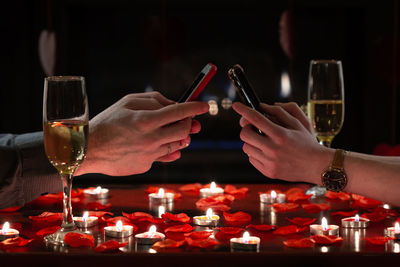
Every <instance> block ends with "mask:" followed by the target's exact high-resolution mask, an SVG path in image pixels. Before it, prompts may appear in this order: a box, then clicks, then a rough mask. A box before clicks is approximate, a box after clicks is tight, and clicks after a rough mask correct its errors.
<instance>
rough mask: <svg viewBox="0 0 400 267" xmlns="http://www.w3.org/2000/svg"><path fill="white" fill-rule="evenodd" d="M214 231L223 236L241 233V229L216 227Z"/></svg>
mask: <svg viewBox="0 0 400 267" xmlns="http://www.w3.org/2000/svg"><path fill="white" fill-rule="evenodd" d="M215 230H218V231H219V233H222V234H225V235H235V234H239V233H241V232H242V231H243V228H240V227H217V228H215Z"/></svg>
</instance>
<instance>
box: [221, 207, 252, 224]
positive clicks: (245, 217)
mask: <svg viewBox="0 0 400 267" xmlns="http://www.w3.org/2000/svg"><path fill="white" fill-rule="evenodd" d="M224 218H225V224H226V225H231V226H241V225H246V224H248V223H249V222H250V221H251V216H250V214H248V213H245V212H242V211H238V212H236V213H228V212H224Z"/></svg>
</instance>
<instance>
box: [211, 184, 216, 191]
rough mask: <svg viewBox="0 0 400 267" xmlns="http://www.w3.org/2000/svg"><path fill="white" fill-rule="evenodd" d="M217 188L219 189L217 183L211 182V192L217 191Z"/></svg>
mask: <svg viewBox="0 0 400 267" xmlns="http://www.w3.org/2000/svg"><path fill="white" fill-rule="evenodd" d="M216 189H217V185H216V184H215V182H211V184H210V191H211V192H215V190H216Z"/></svg>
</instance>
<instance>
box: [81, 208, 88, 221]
mask: <svg viewBox="0 0 400 267" xmlns="http://www.w3.org/2000/svg"><path fill="white" fill-rule="evenodd" d="M88 218H89V212H88V211H85V212H84V213H83V216H82V221H84V222H86V220H87V219H88Z"/></svg>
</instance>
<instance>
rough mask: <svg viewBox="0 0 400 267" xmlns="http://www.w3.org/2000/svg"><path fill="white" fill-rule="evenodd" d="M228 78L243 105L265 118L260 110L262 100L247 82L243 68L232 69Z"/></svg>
mask: <svg viewBox="0 0 400 267" xmlns="http://www.w3.org/2000/svg"><path fill="white" fill-rule="evenodd" d="M228 77H229V79H231V81H232V82H233V85H234V86H235V88H236V92H237V93H238V95H239V96H240V99H241V100H242V103H244V104H245V105H247V106H249V107H251V108H252V109H255V110H257V111H258V112H260V113H261V114H263V115H264V116H265V113H264V111H262V110H261V109H260V103H261V101H260V98H258V96H257V94H256V92H255V91H254V90H253V87H251V85H250V83H249V81H248V80H247V78H246V75H244V71H243V68H242V66H240V65H239V64H236V65H234V66H233V67H231V68H230V69H229V70H228ZM257 131H258V132H259V133H260V134H261V135H265V134H264V133H263V132H262V131H261V130H260V129H257Z"/></svg>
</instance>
